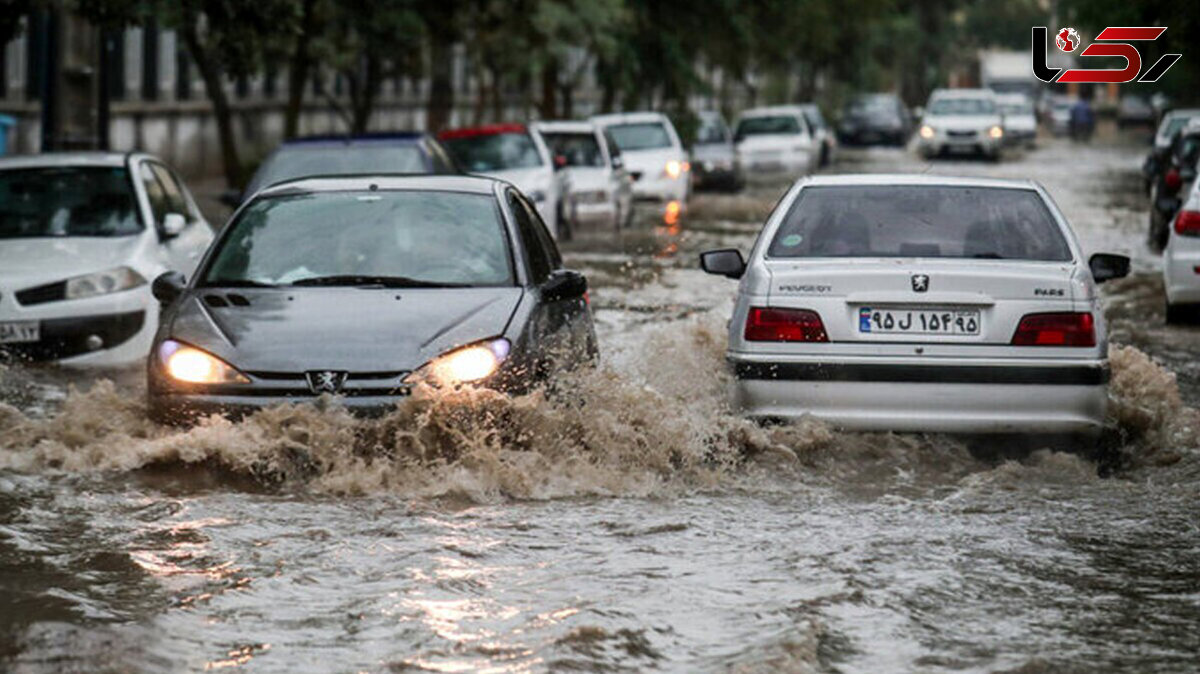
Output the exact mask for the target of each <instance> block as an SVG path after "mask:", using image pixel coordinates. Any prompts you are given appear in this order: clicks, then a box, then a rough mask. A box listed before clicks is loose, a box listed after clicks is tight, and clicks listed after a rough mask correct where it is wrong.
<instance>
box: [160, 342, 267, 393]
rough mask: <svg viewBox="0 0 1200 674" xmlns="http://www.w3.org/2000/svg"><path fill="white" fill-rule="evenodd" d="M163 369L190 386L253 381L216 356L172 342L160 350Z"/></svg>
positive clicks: (166, 343) (165, 343) (161, 346)
mask: <svg viewBox="0 0 1200 674" xmlns="http://www.w3.org/2000/svg"><path fill="white" fill-rule="evenodd" d="M158 358H159V362H161V363H162V366H163V370H165V371H166V373H167V374H168V375H170V377H171V378H172V379H174V380H175V381H181V382H186V383H188V384H249V383H250V379H249V378H248V377H246V375H244V374H242V373H241V372H238V371H237V369H236V368H234V367H233V366H232V365H230V364H229V363H226V362H225V361H223V360H221V359H220V358H217V357H216V356H214V355H212V354H210V353H208V352H206V351H201V350H200V349H197V348H196V347H194V346H188V345H187V344H183V343H181V342H177V341H175V340H173V339H168V340H166V341H164V342H163V343H162V344H161V345H159V347H158Z"/></svg>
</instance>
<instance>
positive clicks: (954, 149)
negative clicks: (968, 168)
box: [917, 131, 1004, 155]
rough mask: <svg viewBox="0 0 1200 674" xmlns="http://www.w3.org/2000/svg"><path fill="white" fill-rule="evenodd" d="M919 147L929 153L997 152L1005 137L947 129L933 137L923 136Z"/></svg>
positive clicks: (918, 144) (923, 151) (918, 143)
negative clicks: (952, 133)
mask: <svg viewBox="0 0 1200 674" xmlns="http://www.w3.org/2000/svg"><path fill="white" fill-rule="evenodd" d="M918 137H919V138H920V140H919V141H918V142H917V147H919V148H920V150H921V152H922V153H924V154H927V155H939V154H970V153H978V154H995V153H997V152H999V151H1000V147H1001V145H1002V144H1003V143H1004V137H1003V136H1002V137H1000V138H992V137H991V136H989V135H987V133H986V132H982V131H980V132H976V133H975V134H974V135H965V132H964V135H951V134H950V133H948V132H946V131H937V132H936V133H935V134H934V137H933V138H921V137H920V136H918Z"/></svg>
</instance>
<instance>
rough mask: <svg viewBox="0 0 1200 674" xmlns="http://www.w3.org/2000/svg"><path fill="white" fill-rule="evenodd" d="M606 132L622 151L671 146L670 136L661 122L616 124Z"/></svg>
mask: <svg viewBox="0 0 1200 674" xmlns="http://www.w3.org/2000/svg"><path fill="white" fill-rule="evenodd" d="M608 133H609V134H610V135H611V136H612V139H613V142H614V143H616V144H617V147H619V148H621V151H622V152H628V151H630V150H650V149H653V148H658V147H671V146H672V143H671V136H670V134H668V133H667V128H666V127H665V126H663V125H662V122H646V123H643V124H617V125H614V126H610V127H608Z"/></svg>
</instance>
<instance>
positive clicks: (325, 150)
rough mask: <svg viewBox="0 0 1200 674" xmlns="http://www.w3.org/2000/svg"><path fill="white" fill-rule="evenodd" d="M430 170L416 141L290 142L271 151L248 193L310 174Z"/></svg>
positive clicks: (425, 171)
mask: <svg viewBox="0 0 1200 674" xmlns="http://www.w3.org/2000/svg"><path fill="white" fill-rule="evenodd" d="M381 173H429V168H428V167H427V166H426V163H425V156H424V155H423V154H422V153H421V150H420V149H419V148H418V147H417V146H416V145H387V146H383V145H380V146H366V145H344V146H327V145H313V146H303V145H300V146H287V147H282V148H280V149H279V150H277V151H276V152H275V154H272V155H271V156H270V158H268V159H267V160H266V161H265V162H263V165H262V166H261V167H259V169H258V172H257V173H255V174H254V179H253V180H251V181H250V184H249V185H248V186H247V187H246V194H247V195H251V194H254V193H255V192H257V191H258V190H260V189H262V188H264V187H267V186H269V185H274V184H275V183H281V182H284V181H286V180H295V179H297V178H306V177H309V176H334V175H341V176H344V175H356V174H375V175H378V174H381Z"/></svg>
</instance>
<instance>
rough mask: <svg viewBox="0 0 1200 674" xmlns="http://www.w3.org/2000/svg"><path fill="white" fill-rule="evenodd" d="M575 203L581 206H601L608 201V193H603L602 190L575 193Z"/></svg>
mask: <svg viewBox="0 0 1200 674" xmlns="http://www.w3.org/2000/svg"><path fill="white" fill-rule="evenodd" d="M575 201H577V202H578V203H581V204H602V203H604V202H606V201H608V192H605V191H604V190H592V191H590V192H576V193H575Z"/></svg>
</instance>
